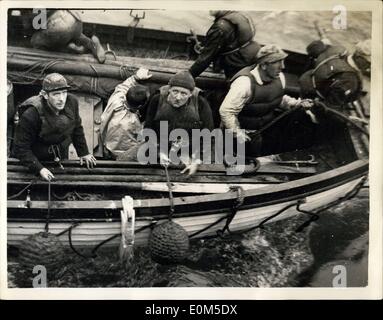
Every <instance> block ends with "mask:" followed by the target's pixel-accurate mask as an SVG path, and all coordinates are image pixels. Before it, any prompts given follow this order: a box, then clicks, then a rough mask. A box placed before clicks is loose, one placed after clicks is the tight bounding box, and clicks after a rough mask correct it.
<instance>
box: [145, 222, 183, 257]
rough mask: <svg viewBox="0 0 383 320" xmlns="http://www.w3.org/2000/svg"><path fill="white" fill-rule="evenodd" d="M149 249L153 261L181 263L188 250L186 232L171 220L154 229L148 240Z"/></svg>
mask: <svg viewBox="0 0 383 320" xmlns="http://www.w3.org/2000/svg"><path fill="white" fill-rule="evenodd" d="M149 249H150V253H151V257H152V259H153V260H154V261H156V262H158V263H162V264H172V263H178V262H181V261H182V260H184V259H185V258H186V254H187V252H188V250H189V237H188V234H187V232H186V230H185V229H184V228H183V227H182V226H180V225H179V224H178V223H175V222H173V221H171V220H169V221H166V222H163V223H161V224H159V225H157V226H156V227H154V229H153V231H152V233H151V234H150V238H149Z"/></svg>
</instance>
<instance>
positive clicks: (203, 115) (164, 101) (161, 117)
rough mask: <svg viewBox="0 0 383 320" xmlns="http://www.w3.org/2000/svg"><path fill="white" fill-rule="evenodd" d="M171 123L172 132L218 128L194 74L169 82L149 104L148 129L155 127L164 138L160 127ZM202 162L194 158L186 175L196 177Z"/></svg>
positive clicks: (186, 74)
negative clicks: (176, 130) (194, 175)
mask: <svg viewBox="0 0 383 320" xmlns="http://www.w3.org/2000/svg"><path fill="white" fill-rule="evenodd" d="M164 124H167V126H168V130H169V132H170V131H172V130H174V129H184V130H186V131H187V132H188V133H189V137H191V136H192V135H191V132H192V130H193V129H205V128H206V129H209V130H213V129H214V124H213V117H212V113H211V110H210V106H209V104H208V102H207V101H206V99H205V98H204V97H203V96H202V95H201V90H200V89H199V88H197V87H196V86H195V82H194V79H193V77H192V76H191V74H190V73H189V72H187V71H181V72H178V73H177V74H175V75H174V76H173V77H172V78H170V80H169V84H168V85H166V86H163V87H161V88H160V89H159V93H157V94H155V95H154V96H153V97H152V98H151V99H150V101H149V105H148V109H147V113H146V118H145V127H146V128H151V129H153V130H154V131H155V132H156V133H157V137H160V128H161V126H163V125H164ZM199 163H200V159H197V158H193V156H192V160H191V162H190V163H189V164H188V165H187V167H186V168H185V170H184V171H183V172H187V171H188V172H189V175H192V174H193V173H195V172H196V171H197V168H198V164H199Z"/></svg>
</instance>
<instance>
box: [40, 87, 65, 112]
mask: <svg viewBox="0 0 383 320" xmlns="http://www.w3.org/2000/svg"><path fill="white" fill-rule="evenodd" d="M67 95H68V91H67V90H58V91H52V92H48V93H46V94H45V95H44V98H45V99H46V100H47V102H48V104H49V105H50V106H51V107H52V108H55V109H56V110H58V111H60V110H63V109H64V107H65V103H66V99H67Z"/></svg>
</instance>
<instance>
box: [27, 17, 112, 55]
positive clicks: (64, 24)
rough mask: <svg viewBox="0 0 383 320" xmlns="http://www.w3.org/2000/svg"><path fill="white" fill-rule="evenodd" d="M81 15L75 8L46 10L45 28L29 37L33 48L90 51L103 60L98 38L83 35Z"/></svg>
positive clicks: (103, 53) (78, 51) (76, 51)
mask: <svg viewBox="0 0 383 320" xmlns="http://www.w3.org/2000/svg"><path fill="white" fill-rule="evenodd" d="M82 28H83V26H82V20H81V16H80V14H79V12H78V11H76V10H48V19H47V26H46V29H41V30H37V31H36V32H35V33H34V34H33V35H32V38H31V44H32V46H33V47H34V48H37V49H43V50H67V51H70V52H74V53H86V52H91V53H92V54H93V55H94V57H95V58H96V59H97V60H98V62H100V63H104V62H105V51H104V49H103V47H102V46H101V43H100V40H99V39H98V38H97V37H96V36H95V35H93V36H92V37H91V38H88V37H87V36H85V35H84V34H83V33H82V31H83V29H82Z"/></svg>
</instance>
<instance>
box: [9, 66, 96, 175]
mask: <svg viewBox="0 0 383 320" xmlns="http://www.w3.org/2000/svg"><path fill="white" fill-rule="evenodd" d="M68 89H70V87H69V86H68V84H67V81H66V79H65V78H64V77H63V76H62V75H61V74H58V73H51V74H48V75H47V76H46V77H45V78H44V80H43V85H42V90H41V91H40V94H39V95H37V96H33V97H31V98H29V99H27V100H26V101H24V102H23V103H22V104H21V105H20V106H19V107H18V113H19V116H20V120H19V123H18V125H17V126H16V132H15V141H14V150H13V153H14V156H15V157H16V158H18V159H19V160H20V161H21V163H22V164H24V165H26V166H28V167H29V168H30V169H31V170H32V171H34V172H36V173H38V174H40V176H41V177H42V178H43V179H44V180H47V181H50V180H51V179H53V178H54V175H53V174H52V172H51V171H50V170H48V169H47V168H45V167H44V166H43V165H42V164H41V162H40V161H42V160H45V161H56V162H59V161H60V160H62V159H66V158H67V157H68V148H69V145H70V144H71V143H73V145H74V147H75V149H76V152H77V154H78V156H79V157H80V163H81V164H82V163H83V162H85V164H86V165H87V167H88V169H89V168H91V167H93V166H94V165H96V159H95V158H94V157H93V155H92V154H90V153H89V151H88V146H87V144H86V140H85V135H84V129H83V127H82V124H81V118H80V115H79V110H78V101H77V99H76V97H75V96H74V95H71V94H69V93H68Z"/></svg>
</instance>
